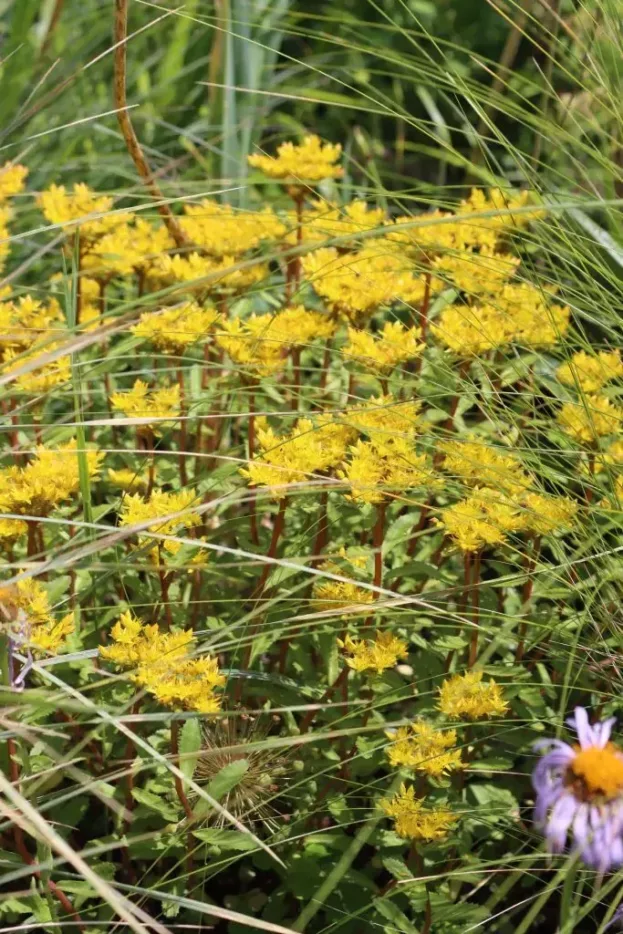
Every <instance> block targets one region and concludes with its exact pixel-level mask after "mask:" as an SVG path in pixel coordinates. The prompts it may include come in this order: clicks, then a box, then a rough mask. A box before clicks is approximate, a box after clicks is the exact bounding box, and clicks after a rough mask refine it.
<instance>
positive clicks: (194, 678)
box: [100, 612, 225, 713]
mask: <svg viewBox="0 0 623 934" xmlns="http://www.w3.org/2000/svg"><path fill="white" fill-rule="evenodd" d="M111 636H112V639H113V644H112V645H108V646H102V647H101V648H100V655H101V656H102V658H105V659H107V660H108V661H111V662H114V663H115V664H116V665H119V666H120V667H121V668H131V669H133V672H132V675H131V677H132V680H133V681H134V682H135V683H136V684H138V685H140V686H141V687H142V688H144V689H145V690H146V691H149V693H150V694H153V695H154V697H155V698H156V700H158V701H159V702H160V703H161V704H164V705H165V706H167V707H173V708H181V709H183V710H196V711H199V712H200V713H216V712H217V711H218V710H219V708H220V699H219V697H218V696H217V695H216V694H215V691H216V690H217V689H218V688H220V687H222V686H223V685H224V684H225V677H224V676H223V675H222V674H221V673H220V671H219V669H218V663H217V660H216V659H215V658H211V657H210V656H209V655H208V656H202V657H200V658H191V657H190V654H189V653H190V651H191V649H192V648H193V647H194V636H193V633H192V630H190V629H186V630H183V631H181V632H161V631H160V629H159V628H158V626H156V625H144V624H143V623H141V621H140V620H139V619H137V618H136V617H135V616H133V615H132V613H129V612H126V613H123V614H122V615H121V617H120V618H119V620H118V621H117V622H116V623H115V625H114V626H113V628H112V631H111Z"/></svg>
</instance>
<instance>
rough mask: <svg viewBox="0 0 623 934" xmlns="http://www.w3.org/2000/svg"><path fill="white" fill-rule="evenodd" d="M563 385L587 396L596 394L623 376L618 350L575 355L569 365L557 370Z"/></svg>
mask: <svg viewBox="0 0 623 934" xmlns="http://www.w3.org/2000/svg"><path fill="white" fill-rule="evenodd" d="M556 376H557V377H558V379H559V380H560V382H561V383H565V384H566V385H567V386H574V387H576V388H577V389H579V390H580V392H582V393H585V394H590V393H596V392H599V390H600V389H602V388H603V387H604V386H605V385H606V383H609V382H610V380H612V379H618V378H619V377H621V376H623V360H621V354H620V352H619V351H618V350H610V351H605V350H600V351H599V353H597V354H587V353H585V352H584V351H583V350H581V351H580V352H579V353H575V354H573V356H572V357H571V360H570V361H569V363H563V364H562V365H561V366H559V367H558V369H557V370H556Z"/></svg>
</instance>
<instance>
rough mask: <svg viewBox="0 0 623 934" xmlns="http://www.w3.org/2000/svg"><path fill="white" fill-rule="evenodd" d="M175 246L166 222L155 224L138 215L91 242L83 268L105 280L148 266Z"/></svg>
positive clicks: (138, 270)
mask: <svg viewBox="0 0 623 934" xmlns="http://www.w3.org/2000/svg"><path fill="white" fill-rule="evenodd" d="M174 247H175V242H174V240H173V239H172V237H171V235H170V234H169V231H168V230H167V228H166V227H165V225H164V224H160V225H156V226H154V225H153V224H150V223H149V221H146V220H144V219H143V218H135V219H134V220H133V222H132V223H120V224H119V225H118V226H115V228H114V230H111V231H110V232H108V233H106V234H105V235H104V236H102V237H100V239H99V240H97V241H96V242H95V243H93V244H91V246H90V248H89V250H88V252H87V253H86V254H85V256H84V257H83V261H82V268H83V269H87V270H89V271H90V272H92V273H93V274H96V275H98V276H99V277H100V278H104V279H109V278H110V277H111V276H129V275H131V274H132V273H134V272H140V271H144V270H145V269H147V268H149V267H150V266H151V265H153V264H154V263H155V262H157V261H159V260H160V257H161V256H162V254H164V253H167V251H169V250H172V249H173V248H174Z"/></svg>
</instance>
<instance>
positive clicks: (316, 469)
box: [240, 415, 354, 498]
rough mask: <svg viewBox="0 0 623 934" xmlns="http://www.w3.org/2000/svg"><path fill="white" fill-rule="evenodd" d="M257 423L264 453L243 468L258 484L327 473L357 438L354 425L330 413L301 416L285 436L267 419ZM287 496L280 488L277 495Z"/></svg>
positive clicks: (296, 480)
mask: <svg viewBox="0 0 623 934" xmlns="http://www.w3.org/2000/svg"><path fill="white" fill-rule="evenodd" d="M257 423H258V424H257V439H258V444H259V447H260V450H261V453H260V454H259V456H258V457H257V458H256V460H254V461H253V462H252V463H250V464H249V465H248V466H247V467H243V468H241V470H240V473H241V474H242V475H243V476H244V477H247V478H248V480H249V481H250V483H252V484H253V485H254V486H266V487H283V486H284V485H286V484H290V483H301V482H303V481H305V480H308V479H310V477H313V476H315V475H318V474H325V473H327V471H329V470H331V468H333V467H336V466H337V465H338V464H339V463H340V462H341V461H342V459H343V457H344V455H345V453H346V449H347V447H348V445H349V444H350V442H351V441H352V440H353V437H354V431H353V430H352V428H349V427H347V426H346V425H342V424H339V423H336V422H334V421H333V420H332V418H331V416H330V415H319V416H317V417H316V418H315V419H313V420H312V419H309V418H299V419H298V420H297V422H296V424H295V425H294V428H293V429H292V431H291V432H290V433H289V434H287V435H283V436H279V435H276V434H275V432H274V431H273V430H272V428H270V427H269V425H268V423H267V422H266V420H265V419H258V420H257ZM283 495H284V493H283V490H281V491H280V490H277V492H276V496H277V498H281V497H282V496H283Z"/></svg>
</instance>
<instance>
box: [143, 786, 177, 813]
mask: <svg viewBox="0 0 623 934" xmlns="http://www.w3.org/2000/svg"><path fill="white" fill-rule="evenodd" d="M132 797H133V798H134V800H135V801H138V803H139V804H144V805H145V807H146V808H149V810H150V811H157V812H158V814H161V815H162V817H164V819H165V820H166V821H176V820H177V819H178V817H179V811H178V809H177V807H174V806H173V805H172V804H169V802H168V801H165V800H164V799H163V798H161V797H160V796H159V795H155V794H154V793H153V791H146V790H145V789H144V788H133V789H132Z"/></svg>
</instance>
